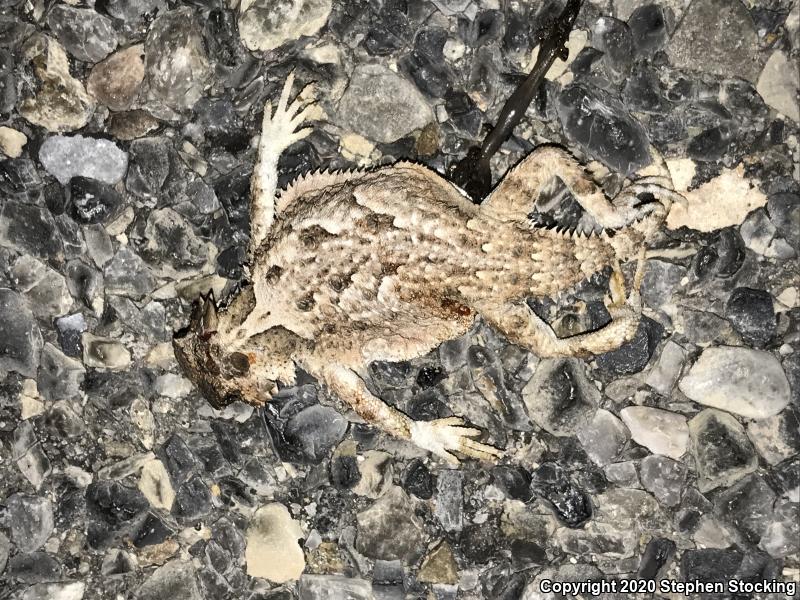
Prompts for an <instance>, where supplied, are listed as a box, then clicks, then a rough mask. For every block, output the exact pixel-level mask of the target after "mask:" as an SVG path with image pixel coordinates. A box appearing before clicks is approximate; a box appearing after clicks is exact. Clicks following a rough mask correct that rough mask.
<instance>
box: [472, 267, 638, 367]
mask: <svg viewBox="0 0 800 600" xmlns="http://www.w3.org/2000/svg"><path fill="white" fill-rule="evenodd" d="M643 266H644V252H643V251H642V252H640V255H639V262H638V265H637V269H636V275H635V276H634V282H633V289H632V290H631V292H630V294H629V295H628V297H627V299H626V298H625V284H624V281H625V280H624V277H623V275H622V271H621V269H620V267H619V264H616V265H615V266H614V271H613V272H612V275H611V281H610V283H609V291H610V298H609V299H607V300H606V308H607V309H608V312H609V314H610V315H611V322H610V323H608V324H607V325H605V326H603V327H601V328H600V329H598V330H596V331H591V332H588V333H581V334H578V335H574V336H571V337H568V338H559V337H558V336H557V335H556V334H555V332H554V331H553V329H552V328H551V327H550V325H548V324H547V323H546V322H545V321H544V320H542V319H541V318H540V317H539V316H538V315H536V313H534V312H533V310H531V308H530V307H529V306H528V305H527V304H525V303H524V302H509V303H506V304H502V305H500V306H492V305H488V306H482V307H479V311H480V313H481V314H482V315H483V316H484V318H486V319H487V320H488V321H489V322H490V323H492V324H493V325H494V326H495V327H497V328H498V329H499V330H500V331H502V332H503V333H504V334H505V335H506V336H507V337H508V338H509V339H510V340H511V341H513V342H515V343H517V344H519V345H521V346H524V347H526V348H528V349H529V350H531V351H532V352H534V353H536V354H537V355H538V356H541V357H552V356H590V355H593V354H602V353H604V352H609V351H611V350H616V349H617V348H619V347H620V346H621V345H622V344H624V343H626V342H629V341H630V340H631V339H633V336H634V335H635V334H636V330H637V329H638V327H639V321H640V320H641V316H642V303H641V296H640V295H639V286H640V285H641V281H642V277H643V272H644V267H643Z"/></svg>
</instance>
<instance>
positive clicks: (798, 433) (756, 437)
mask: <svg viewBox="0 0 800 600" xmlns="http://www.w3.org/2000/svg"><path fill="white" fill-rule="evenodd" d="M798 423H800V414H798V410H797V408H795V407H793V406H787V407H786V408H785V409H784V410H783V411H782V412H780V413H779V414H777V415H774V416H772V417H767V418H766V419H759V420H758V421H751V422H750V423H748V424H747V437H749V438H750V441H751V442H753V445H754V446H755V447H756V450H757V451H758V453H759V454H760V455H761V456H763V457H764V460H766V461H767V462H768V463H769V464H771V465H776V464H778V463H779V462H781V461H783V460H786V459H787V458H791V457H792V456H794V455H795V454H797V453H798V452H800V427H798Z"/></svg>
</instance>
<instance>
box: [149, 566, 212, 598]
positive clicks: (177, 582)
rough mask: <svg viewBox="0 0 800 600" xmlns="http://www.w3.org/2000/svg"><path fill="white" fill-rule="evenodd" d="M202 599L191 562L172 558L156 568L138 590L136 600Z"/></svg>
mask: <svg viewBox="0 0 800 600" xmlns="http://www.w3.org/2000/svg"><path fill="white" fill-rule="evenodd" d="M167 598H169V600H202V599H203V598H204V596H203V594H201V593H200V588H199V587H198V584H197V575H196V573H195V569H194V566H192V563H191V562H184V561H182V560H173V561H170V562H168V563H167V564H165V565H164V566H163V567H159V568H157V569H156V570H155V571H153V574H152V575H150V577H148V578H147V581H145V582H144V583H143V584H142V585H141V586H140V587H139V589H138V590H136V596H135V599H136V600H165V599H167Z"/></svg>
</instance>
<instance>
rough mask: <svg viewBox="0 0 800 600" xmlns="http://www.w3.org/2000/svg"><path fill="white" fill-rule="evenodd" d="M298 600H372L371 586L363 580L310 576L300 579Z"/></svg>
mask: <svg viewBox="0 0 800 600" xmlns="http://www.w3.org/2000/svg"><path fill="white" fill-rule="evenodd" d="M298 589H299V592H300V600H338V599H339V598H347V600H373V599H374V598H375V596H374V595H373V593H372V584H371V583H370V582H369V581H365V580H364V579H357V578H353V577H343V576H342V575H311V574H308V573H307V574H305V575H303V576H302V577H301V578H300V583H299V586H298Z"/></svg>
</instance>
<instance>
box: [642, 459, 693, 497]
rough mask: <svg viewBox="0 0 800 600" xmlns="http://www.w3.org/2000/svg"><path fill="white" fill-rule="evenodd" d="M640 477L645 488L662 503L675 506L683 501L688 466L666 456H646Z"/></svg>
mask: <svg viewBox="0 0 800 600" xmlns="http://www.w3.org/2000/svg"><path fill="white" fill-rule="evenodd" d="M639 478H640V479H641V481H642V485H643V486H644V488H645V489H646V490H647V491H649V492H650V493H651V494H653V495H654V496H655V497H656V500H658V501H659V502H660V503H661V504H663V505H664V506H675V505H676V504H678V503H679V502H680V501H681V492H682V491H683V484H684V483H685V481H686V466H685V465H684V464H683V463H680V462H678V461H675V460H672V459H669V458H667V457H666V456H658V455H651V456H645V457H644V458H643V459H642V463H641V466H640V468H639Z"/></svg>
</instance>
